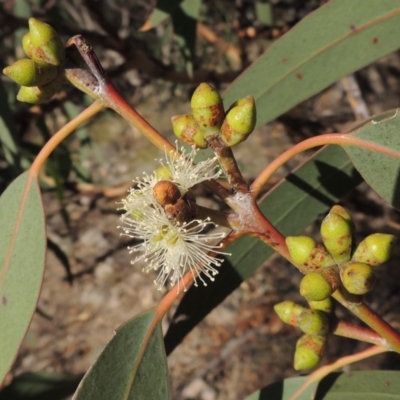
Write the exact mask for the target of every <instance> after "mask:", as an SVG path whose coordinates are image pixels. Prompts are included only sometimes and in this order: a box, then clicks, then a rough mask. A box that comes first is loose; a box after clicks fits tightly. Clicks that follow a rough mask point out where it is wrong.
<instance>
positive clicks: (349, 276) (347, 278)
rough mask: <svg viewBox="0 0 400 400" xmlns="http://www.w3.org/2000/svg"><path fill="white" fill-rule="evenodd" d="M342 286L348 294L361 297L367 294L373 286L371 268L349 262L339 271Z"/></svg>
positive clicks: (373, 276)
mask: <svg viewBox="0 0 400 400" xmlns="http://www.w3.org/2000/svg"><path fill="white" fill-rule="evenodd" d="M341 278H342V283H343V286H344V287H345V288H346V290H347V291H348V292H349V293H352V294H357V295H362V294H365V293H368V292H369V291H370V290H371V289H372V287H373V286H374V284H375V280H376V278H375V274H374V270H373V268H372V267H371V266H370V265H368V264H364V263H360V262H355V261H349V262H348V263H346V264H344V265H343V269H342V270H341Z"/></svg>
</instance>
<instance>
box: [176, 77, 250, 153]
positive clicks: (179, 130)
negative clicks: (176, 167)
mask: <svg viewBox="0 0 400 400" xmlns="http://www.w3.org/2000/svg"><path fill="white" fill-rule="evenodd" d="M190 104H191V108H192V114H185V115H176V116H174V117H172V120H171V121H172V128H173V130H174V133H175V135H176V136H177V138H178V139H179V140H181V141H183V142H184V143H186V144H189V145H191V146H193V145H194V146H196V147H197V148H200V149H205V148H207V147H208V144H207V141H208V140H211V139H213V138H216V137H219V138H220V139H221V140H222V142H223V143H224V144H225V145H226V146H228V147H233V146H236V145H237V144H239V143H241V142H243V141H244V140H246V139H247V137H248V136H249V135H250V133H251V132H253V130H254V127H255V124H256V107H255V103H254V98H253V96H247V97H244V98H243V99H240V100H238V101H236V102H235V103H234V104H233V105H232V106H231V107H230V108H229V109H228V110H227V112H225V110H224V106H223V103H222V98H221V95H220V94H219V92H218V91H217V90H216V89H214V88H213V87H212V86H210V85H209V84H208V83H201V84H200V85H199V86H198V87H197V89H196V90H195V91H194V93H193V96H192V99H191V103H190Z"/></svg>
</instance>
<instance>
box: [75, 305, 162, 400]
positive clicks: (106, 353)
mask: <svg viewBox="0 0 400 400" xmlns="http://www.w3.org/2000/svg"><path fill="white" fill-rule="evenodd" d="M155 316H156V313H155V311H154V310H150V311H147V312H145V313H143V314H140V315H139V316H137V317H135V318H133V319H131V320H130V321H128V322H127V323H125V324H124V325H123V326H121V327H120V328H118V330H117V332H116V334H115V336H114V337H113V338H112V339H111V341H110V342H109V343H108V344H107V346H106V347H105V348H104V350H103V352H102V353H101V354H100V356H99V358H98V359H97V361H96V363H95V364H94V365H93V366H92V367H91V368H90V370H89V371H88V372H87V374H86V375H85V377H84V378H83V380H82V382H81V383H80V385H79V387H78V390H77V391H76V393H75V395H74V397H73V400H93V399H96V400H110V399H113V400H147V399H152V400H168V399H169V398H170V395H169V380H168V369H167V359H166V356H165V350H164V343H163V339H162V330H161V326H160V324H159V323H158V322H157V323H155Z"/></svg>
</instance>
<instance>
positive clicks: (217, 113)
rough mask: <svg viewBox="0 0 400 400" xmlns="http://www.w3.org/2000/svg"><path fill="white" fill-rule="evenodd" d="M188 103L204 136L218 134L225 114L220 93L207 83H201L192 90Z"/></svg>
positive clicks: (208, 136)
mask: <svg viewBox="0 0 400 400" xmlns="http://www.w3.org/2000/svg"><path fill="white" fill-rule="evenodd" d="M190 105H191V107H192V114H193V117H194V119H195V121H196V122H197V124H198V126H199V127H200V129H201V130H202V131H203V132H204V136H205V138H211V137H215V136H218V135H219V130H220V127H221V124H222V121H223V119H224V115H225V112H224V106H223V104H222V99H221V96H220V94H219V93H218V92H217V91H216V90H215V89H214V88H213V87H212V86H210V85H209V84H208V83H201V84H200V85H199V86H198V87H197V89H196V90H195V91H194V93H193V96H192V99H191V102H190Z"/></svg>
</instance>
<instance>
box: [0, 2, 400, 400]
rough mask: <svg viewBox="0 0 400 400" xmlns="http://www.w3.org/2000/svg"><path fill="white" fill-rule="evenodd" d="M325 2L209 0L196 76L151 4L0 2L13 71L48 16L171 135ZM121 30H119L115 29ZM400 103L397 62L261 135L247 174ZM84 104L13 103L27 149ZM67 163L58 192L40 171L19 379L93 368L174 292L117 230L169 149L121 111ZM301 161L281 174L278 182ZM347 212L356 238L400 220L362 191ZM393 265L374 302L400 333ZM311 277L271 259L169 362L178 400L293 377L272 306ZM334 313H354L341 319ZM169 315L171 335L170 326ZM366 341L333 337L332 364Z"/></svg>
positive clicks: (240, 392) (78, 100) (231, 397)
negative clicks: (138, 260)
mask: <svg viewBox="0 0 400 400" xmlns="http://www.w3.org/2000/svg"><path fill="white" fill-rule="evenodd" d="M323 3H324V1H312V0H308V1H294V0H275V1H274V0H270V1H268V2H262V1H255V0H254V1H253V0H247V1H245V0H241V1H240V0H237V1H234V2H233V1H227V0H226V1H224V0H218V1H214V2H212V4H208V3H207V5H204V7H203V9H202V14H201V15H202V18H201V21H202V27H200V28H198V30H197V44H196V57H195V61H194V64H193V67H194V71H195V72H194V77H193V79H192V80H191V79H190V78H189V77H188V74H187V65H185V64H182V57H180V54H179V51H180V50H179V46H177V45H176V42H175V41H173V40H172V39H171V34H172V33H171V26H170V23H169V22H168V21H165V22H164V23H162V24H160V25H159V26H158V27H156V28H155V29H153V30H152V31H149V32H147V33H141V34H139V33H138V28H140V26H142V25H143V23H144V21H145V20H146V17H147V15H148V13H149V12H150V10H151V7H152V4H151V2H145V1H130V2H129V1H128V2H122V1H111V2H102V1H96V0H86V1H79V2H78V1H72V2H66V1H60V2H59V3H58V2H52V1H41V2H40V1H37V2H36V1H32V2H23V1H21V2H19V1H17V2H13V1H4V2H3V4H0V7H1V8H0V10H1V13H0V25H2V27H3V28H2V29H3V31H2V34H3V37H4V45H3V46H2V48H0V51H3V52H4V55H3V57H2V58H1V59H2V60H3V61H2V62H4V64H8V63H10V62H12V60H13V58H14V57H15V56H17V57H21V49H17V50H16V51H12V49H13V48H14V47H15V43H16V38H18V37H19V38H20V37H21V35H22V33H23V31H22V28H23V27H26V25H27V24H26V17H27V16H29V15H28V14H29V13H31V14H32V15H34V16H35V17H37V18H43V19H44V20H47V21H49V22H52V23H53V25H54V26H55V27H56V28H57V29H58V30H59V32H61V33H62V34H63V37H64V38H68V37H70V36H72V35H74V34H77V33H83V34H84V35H85V37H87V39H89V41H91V43H92V44H93V45H94V48H95V50H96V52H97V53H98V55H99V58H100V60H101V62H102V63H103V66H104V67H105V68H107V69H108V71H109V73H110V75H112V76H113V77H114V81H115V83H116V85H117V87H118V88H119V89H120V90H121V93H123V95H124V96H125V97H126V98H127V99H128V100H129V102H130V103H131V104H132V105H134V106H135V107H136V108H137V110H138V111H139V112H140V113H141V114H142V115H143V116H144V117H145V118H147V119H148V120H149V121H150V122H151V123H152V124H153V125H154V126H155V127H156V128H157V129H159V130H160V131H161V132H162V133H164V134H165V135H166V136H167V137H169V138H171V139H172V131H171V125H170V117H171V116H172V115H175V114H179V113H186V112H188V111H189V100H190V95H191V93H192V91H193V90H194V88H195V87H196V84H197V83H199V82H201V81H203V80H206V81H208V82H210V83H213V84H214V85H215V86H216V87H218V88H219V89H221V90H223V89H224V88H225V87H226V86H227V85H228V84H229V82H230V81H232V79H234V77H235V76H236V75H237V74H238V73H239V72H240V71H241V70H242V69H243V68H245V67H246V65H248V64H249V63H250V62H252V61H253V60H254V59H256V58H257V57H258V56H259V55H261V54H262V53H263V51H265V50H266V49H267V48H268V46H269V45H270V44H271V43H273V41H274V40H276V39H277V38H279V37H280V36H281V35H282V34H284V32H286V31H287V30H288V29H290V28H291V27H292V26H293V25H294V24H296V23H297V22H298V21H299V20H300V19H301V18H303V17H304V16H305V15H307V14H308V13H309V12H311V11H313V10H314V9H316V8H317V7H318V6H320V5H321V4H323ZM21 4H22V5H21ZM265 10H267V11H265ZM268 13H270V14H268ZM57 18H58V19H57ZM113 18H115V20H114V19H113ZM268 18H269V19H268ZM55 21H59V23H57V22H55ZM115 21H119V25H118V26H116V22H115ZM67 22H68V23H67ZM228 50H229V51H228ZM3 78H4V77H3ZM3 78H2V79H3ZM193 81H195V82H193ZM3 82H4V84H7V90H8V92H9V94H10V98H11V97H13V96H15V90H16V88H15V87H13V86H11V85H9V82H8V81H7V82H6V80H5V79H3ZM349 85H356V87H358V88H359V89H360V90H361V96H360V97H358V98H356V99H354V96H353V94H352V93H350V92H349V91H348V90H347V88H348V87H349ZM399 95H400V54H399V53H395V54H392V55H390V56H388V57H385V58H384V59H382V60H380V61H378V62H376V63H374V64H373V65H371V66H369V67H367V68H365V69H363V70H362V71H359V72H357V73H356V74H354V75H352V76H350V77H348V78H346V79H344V80H342V81H340V82H337V83H336V84H334V85H333V86H332V87H330V88H328V89H327V90H325V91H324V92H323V93H321V94H319V95H317V96H315V97H313V98H311V99H310V100H308V101H306V102H304V103H302V104H300V105H299V106H297V107H295V108H294V109H293V110H291V111H290V112H288V113H286V114H285V115H283V116H281V117H280V118H278V120H276V121H274V122H272V123H270V124H268V125H267V126H264V127H261V128H259V129H258V130H257V131H256V132H254V133H253V134H252V136H251V137H250V138H249V139H248V140H247V141H246V142H245V143H244V144H242V145H240V146H238V147H237V148H235V154H236V156H237V159H238V162H239V164H240V166H241V168H242V171H243V173H244V175H245V177H246V178H247V179H248V180H249V181H251V180H252V179H254V178H255V176H256V175H257V173H258V172H259V171H260V170H261V169H262V167H263V166H264V165H266V164H267V163H268V162H269V161H271V160H272V159H273V158H274V157H275V156H276V154H278V153H281V152H282V151H284V150H285V149H287V148H288V147H290V146H291V145H292V144H293V143H297V142H298V141H300V140H302V139H304V138H307V137H310V136H312V135H317V134H321V133H326V132H338V131H344V130H347V129H348V128H349V127H350V126H352V124H354V123H355V122H357V121H358V120H360V119H362V117H366V116H367V115H366V114H370V115H373V114H376V113H379V112H382V111H384V110H388V109H391V108H395V107H398V105H399V100H400V96H399ZM83 104H88V99H86V98H85V97H84V96H82V95H81V94H80V93H78V92H77V91H74V90H69V89H67V90H65V91H63V92H61V93H60V94H59V95H57V96H56V98H55V99H53V100H52V101H51V102H49V103H48V104H46V105H43V106H40V107H38V106H35V107H29V106H28V105H26V104H17V103H15V105H14V108H13V109H15V115H14V118H15V123H16V126H17V128H18V132H19V135H20V139H21V142H22V143H23V144H24V147H23V151H24V152H25V153H26V154H28V155H32V154H34V153H35V151H37V148H39V147H40V146H41V144H42V143H43V141H44V140H45V138H46V135H49V134H51V133H52V132H54V131H55V130H56V129H57V127H59V126H61V125H62V124H63V122H65V121H67V120H68V119H69V118H70V117H71V116H73V115H74V114H76V113H77V112H78V111H79V110H81V109H82V107H83ZM356 106H358V108H357V107H356ZM360 110H361V111H360ZM363 114H364V115H363ZM65 154H67V156H66V159H67V160H68V162H69V163H70V168H69V170H68V177H67V178H66V179H63V180H62V182H63V183H62V185H61V186H57V184H56V183H57V182H55V179H54V176H56V177H57V176H58V177H60V176H62V174H61V172H60V171H59V169H60V163H58V164H57V162H56V161H54V160H53V162H54V165H53V167H54V168H55V170H56V171H58V175H57V173H56V174H55V175H52V174H51V173H50V170H48V171H47V173H46V174H45V175H43V177H42V178H43V182H44V185H47V186H46V188H45V191H44V208H45V212H46V215H47V233H48V237H49V241H50V243H49V244H50V246H49V251H48V257H47V267H46V273H45V280H44V284H43V290H42V294H41V297H40V300H39V304H38V312H37V313H36V314H35V316H34V318H33V321H32V324H31V328H30V330H29V332H28V335H27V337H26V340H25V341H24V344H23V346H22V348H21V350H20V353H19V356H18V358H17V361H16V363H15V366H14V368H13V370H12V371H11V373H10V375H9V377H8V379H9V380H10V381H11V379H12V377H13V376H17V375H19V374H21V373H24V372H35V371H49V372H57V373H64V374H77V375H79V374H82V373H84V372H85V371H86V370H87V369H88V368H89V367H90V365H91V364H92V363H93V362H94V361H95V360H96V358H97V356H98V355H99V353H100V351H101V350H102V348H103V347H104V345H105V344H106V343H107V342H108V341H109V340H110V338H111V337H112V335H113V330H114V329H115V328H116V327H117V326H118V325H120V324H121V323H123V322H124V321H126V320H127V319H129V318H131V317H133V316H134V315H137V314H138V313H140V312H142V311H144V310H147V309H149V308H151V307H153V306H154V305H155V304H157V302H158V301H159V300H160V299H161V298H162V296H163V295H164V294H165V292H158V291H157V290H156V289H155V286H154V285H153V276H148V275H145V274H143V273H142V272H141V267H140V266H139V265H135V266H132V265H131V264H130V259H131V257H130V255H129V254H128V251H127V249H126V247H127V245H128V244H131V243H130V242H129V238H126V237H123V236H120V231H119V230H118V229H117V226H118V225H119V221H118V215H119V212H118V210H117V209H118V201H119V200H120V199H121V198H122V197H123V196H124V195H125V192H126V189H127V188H128V187H129V186H130V184H131V181H132V180H133V179H134V178H135V177H136V176H140V174H141V172H142V171H147V172H151V171H152V170H153V168H154V166H156V165H157V163H156V161H155V160H154V159H155V158H156V157H160V156H161V154H160V153H159V152H158V151H157V150H156V149H154V148H153V147H152V146H151V145H150V144H149V143H147V142H146V140H145V139H143V138H142V137H141V136H140V134H139V133H138V132H137V131H136V130H135V129H133V128H132V127H130V126H129V125H128V124H127V123H126V122H125V121H124V120H123V119H122V118H120V117H119V116H117V115H116V114H114V113H113V112H111V111H105V112H103V113H102V114H101V115H99V116H98V117H96V118H94V119H93V121H92V122H90V123H89V124H88V125H86V126H85V127H83V128H82V129H80V130H79V131H78V132H77V134H76V135H74V137H72V138H71V139H69V140H68V141H67V144H66V146H65V148H64V152H63V153H61V156H63V155H64V156H65ZM28 158H29V157H28ZM61 158H62V157H61ZM59 159H60V154H59ZM302 159H304V157H302V158H299V159H297V160H295V161H294V162H292V163H291V164H290V165H289V166H288V167H287V168H286V169H284V170H282V171H280V174H278V175H279V176H277V177H275V178H274V179H273V182H272V183H274V182H276V181H277V180H278V179H279V177H282V176H284V175H285V174H286V173H287V172H288V171H289V170H290V168H291V167H293V166H294V165H296V163H298V162H300V161H301V160H302ZM0 167H1V168H2V170H3V172H4V173H3V174H2V182H1V183H2V185H3V186H5V185H6V183H7V171H8V170H7V168H6V167H5V166H4V165H0ZM57 168H58V169H57ZM60 187H62V189H60ZM197 195H198V198H199V202H202V204H205V205H207V204H214V203H215V199H213V198H212V196H210V194H209V193H208V192H207V191H205V190H204V189H202V188H198V189H197ZM342 204H343V205H345V207H347V209H348V210H349V211H350V212H351V213H352V215H353V217H354V218H355V222H356V227H357V238H358V240H360V239H362V238H363V237H365V236H366V235H368V234H369V233H372V232H376V231H381V232H387V233H394V234H398V230H399V227H400V225H399V224H400V214H399V212H398V211H396V210H394V209H392V208H391V207H389V206H386V205H385V204H384V203H383V202H382V201H381V200H380V199H379V198H378V197H377V196H376V195H375V194H374V193H373V192H371V191H370V190H369V189H368V188H367V187H366V185H361V186H360V187H359V188H357V189H356V190H354V191H353V192H352V193H351V194H349V195H348V196H347V197H346V199H344V200H343V202H342ZM321 219H322V216H321ZM317 226H318V225H317V224H316V225H315V226H311V227H309V228H308V233H316V232H317V231H318V229H317ZM396 256H397V259H398V257H399V256H400V250H399V249H396V254H395V256H394V258H393V259H394V261H392V262H389V263H388V264H387V265H385V266H383V267H382V268H381V269H380V270H379V271H378V283H377V285H376V288H375V289H374V291H373V292H372V294H371V295H369V296H368V301H369V304H370V305H371V307H372V308H374V309H375V310H379V312H380V314H381V315H382V316H383V317H384V318H385V319H386V320H387V321H389V322H390V323H391V324H392V325H393V326H394V327H395V328H397V329H400V319H399V311H398V310H399V306H400V269H399V268H398V263H397V262H396V261H395V260H396ZM222 268H223V267H222ZM300 278H301V275H300V273H298V272H297V270H296V269H295V268H294V267H292V266H290V265H288V263H287V262H285V260H283V259H281V258H280V257H278V256H273V257H271V258H270V259H269V260H268V262H267V263H266V264H265V265H264V266H262V267H261V268H259V269H258V271H257V272H256V274H254V276H253V277H252V278H251V279H249V280H248V281H246V282H244V283H243V284H242V285H241V286H240V288H239V289H238V290H236V291H235V292H234V293H233V294H232V295H230V296H229V297H228V298H227V299H226V300H225V301H224V302H223V304H221V305H220V306H219V307H218V308H216V309H215V310H214V311H213V312H212V313H211V314H210V315H209V316H208V317H207V318H206V319H205V320H204V321H203V322H201V323H200V324H199V325H198V326H197V327H196V328H195V329H194V330H193V331H192V332H191V333H190V334H189V335H188V336H187V337H186V338H185V340H184V342H183V343H182V345H181V346H179V347H178V348H177V349H176V350H175V351H174V352H173V353H172V354H171V356H170V357H169V358H168V362H169V367H170V374H171V387H172V393H173V396H172V398H173V399H177V400H189V399H198V400H222V399H224V400H235V399H241V398H244V397H245V396H246V395H249V394H250V393H251V392H253V391H254V390H255V389H257V388H259V387H262V386H265V385H266V384H269V383H271V382H274V381H276V380H279V379H282V378H285V377H289V376H296V375H298V373H296V372H295V371H294V370H293V368H292V356H293V350H294V345H295V341H296V340H297V338H298V337H299V333H298V332H297V331H296V330H295V329H293V328H290V327H288V326H285V325H284V324H283V323H282V322H281V321H280V320H278V318H277V317H276V316H275V314H274V312H273V306H274V304H276V303H277V302H280V301H282V300H285V299H291V300H294V301H296V300H297V301H301V299H300V295H299V294H298V284H299V281H300ZM338 315H339V316H345V315H346V313H344V311H342V310H341V309H338ZM171 316H172V313H171V315H170V316H169V317H168V318H170V317H171ZM168 318H166V321H165V323H164V328H167V327H168ZM346 318H347V319H351V317H349V316H347V315H346ZM365 347H366V346H365V345H364V344H361V343H357V342H355V341H352V340H346V339H343V338H337V337H332V338H331V339H330V342H329V346H328V350H327V354H326V356H325V358H324V362H328V361H332V360H334V359H336V358H338V357H340V356H341V355H347V354H351V353H354V352H356V351H359V350H361V349H362V348H365ZM353 368H354V369H358V370H359V369H371V368H379V369H384V368H387V369H400V357H399V356H397V355H392V354H386V355H382V356H379V357H375V358H373V359H371V360H367V361H366V362H363V363H362V364H360V363H359V364H356V365H354V366H350V367H349V369H353Z"/></svg>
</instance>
